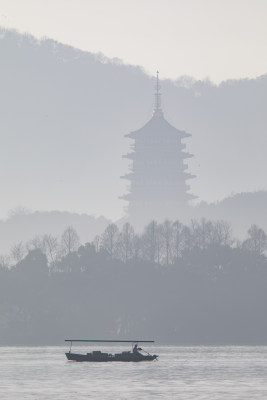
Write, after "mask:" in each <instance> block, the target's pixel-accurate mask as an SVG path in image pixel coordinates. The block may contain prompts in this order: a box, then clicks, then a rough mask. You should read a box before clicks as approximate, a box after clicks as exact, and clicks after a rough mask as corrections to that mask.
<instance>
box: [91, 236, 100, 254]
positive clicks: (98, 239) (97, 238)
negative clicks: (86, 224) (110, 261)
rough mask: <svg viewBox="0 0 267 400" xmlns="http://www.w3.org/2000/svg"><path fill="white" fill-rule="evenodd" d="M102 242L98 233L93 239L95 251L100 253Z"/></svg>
mask: <svg viewBox="0 0 267 400" xmlns="http://www.w3.org/2000/svg"><path fill="white" fill-rule="evenodd" d="M100 243H101V238H100V236H99V235H96V236H95V238H94V240H93V244H94V246H95V251H96V252H97V253H98V252H99V250H100Z"/></svg>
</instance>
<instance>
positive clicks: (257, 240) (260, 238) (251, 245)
mask: <svg viewBox="0 0 267 400" xmlns="http://www.w3.org/2000/svg"><path fill="white" fill-rule="evenodd" d="M248 235H249V238H248V239H246V240H245V241H244V242H243V247H244V248H245V249H248V250H250V251H252V252H255V253H257V254H263V253H264V251H265V250H266V249H267V235H266V233H265V232H264V230H263V229H261V228H259V227H258V226H257V225H252V226H251V227H250V228H249V230H248Z"/></svg>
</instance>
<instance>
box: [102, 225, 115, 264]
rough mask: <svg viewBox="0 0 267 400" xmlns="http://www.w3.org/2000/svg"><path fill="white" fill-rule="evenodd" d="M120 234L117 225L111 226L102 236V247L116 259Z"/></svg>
mask: <svg viewBox="0 0 267 400" xmlns="http://www.w3.org/2000/svg"><path fill="white" fill-rule="evenodd" d="M118 232H119V229H118V227H117V225H115V224H109V225H108V226H107V227H106V229H105V231H104V233H103V234H102V236H101V246H102V247H103V248H104V249H105V250H106V251H107V252H108V253H109V255H110V256H111V257H114V253H115V250H116V247H117V239H118Z"/></svg>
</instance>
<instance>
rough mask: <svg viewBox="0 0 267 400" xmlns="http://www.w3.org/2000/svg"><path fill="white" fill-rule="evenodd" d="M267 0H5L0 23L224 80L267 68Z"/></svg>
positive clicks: (151, 68)
mask: <svg viewBox="0 0 267 400" xmlns="http://www.w3.org/2000/svg"><path fill="white" fill-rule="evenodd" d="M266 16H267V1H266V0H0V25H2V26H6V27H9V28H16V29H18V30H20V31H28V32H31V33H32V34H34V35H35V36H37V37H43V36H48V37H52V38H54V39H56V40H58V41H61V42H63V43H68V44H71V45H73V46H75V47H78V48H81V49H84V50H88V51H91V52H102V53H103V54H105V55H106V56H108V57H118V58H120V59H122V60H123V61H125V62H127V63H130V64H135V65H136V64H137V65H142V66H143V67H144V68H145V70H146V71H148V72H150V73H153V74H154V72H155V70H156V69H159V70H160V72H161V77H162V78H164V77H169V78H174V79H175V78H177V77H179V76H181V75H191V76H194V77H195V78H198V79H203V78H206V77H208V78H210V79H211V80H212V81H214V82H217V83H219V82H220V81H222V80H225V79H229V78H241V77H256V76H259V75H262V74H265V73H266V71H267V52H266V45H267V24H266Z"/></svg>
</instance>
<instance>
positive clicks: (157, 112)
mask: <svg viewBox="0 0 267 400" xmlns="http://www.w3.org/2000/svg"><path fill="white" fill-rule="evenodd" d="M155 89H156V92H155V106H154V112H153V115H156V116H162V115H163V113H162V109H161V93H160V84H159V71H157V82H156V86H155Z"/></svg>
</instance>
